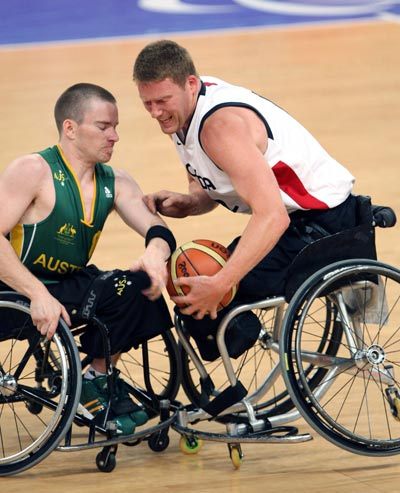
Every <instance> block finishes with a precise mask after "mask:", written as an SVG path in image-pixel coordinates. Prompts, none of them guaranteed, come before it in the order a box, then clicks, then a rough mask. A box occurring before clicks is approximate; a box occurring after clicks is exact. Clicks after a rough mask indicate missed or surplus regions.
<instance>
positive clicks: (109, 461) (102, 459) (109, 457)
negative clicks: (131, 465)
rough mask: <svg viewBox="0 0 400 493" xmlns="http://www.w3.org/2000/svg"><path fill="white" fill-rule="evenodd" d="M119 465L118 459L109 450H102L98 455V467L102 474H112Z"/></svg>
mask: <svg viewBox="0 0 400 493" xmlns="http://www.w3.org/2000/svg"><path fill="white" fill-rule="evenodd" d="M116 465H117V459H116V457H115V454H114V453H113V452H109V451H108V450H102V451H101V452H99V453H98V454H97V457H96V466H97V468H98V470H99V471H101V472H111V471H113V470H114V469H115V466H116Z"/></svg>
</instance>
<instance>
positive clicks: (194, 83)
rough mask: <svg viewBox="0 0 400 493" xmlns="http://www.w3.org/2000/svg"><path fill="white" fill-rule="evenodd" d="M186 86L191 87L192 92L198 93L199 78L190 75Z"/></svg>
mask: <svg viewBox="0 0 400 493" xmlns="http://www.w3.org/2000/svg"><path fill="white" fill-rule="evenodd" d="M186 84H187V85H188V86H189V88H190V90H191V92H193V93H195V92H197V88H198V78H197V77H196V76H195V75H189V76H188V78H187V79H186Z"/></svg>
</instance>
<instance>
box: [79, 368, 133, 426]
mask: <svg viewBox="0 0 400 493" xmlns="http://www.w3.org/2000/svg"><path fill="white" fill-rule="evenodd" d="M108 400H109V397H108V388H107V376H106V375H102V376H99V377H95V378H93V379H91V380H89V379H87V378H83V379H82V392H81V398H80V406H79V408H78V412H79V409H80V410H81V411H82V414H83V415H84V416H86V417H87V418H89V419H93V418H95V417H96V416H98V417H100V415H101V413H103V412H104V411H105V410H106V408H107V405H108ZM110 421H111V422H112V423H114V424H115V428H116V433H117V434H118V435H131V434H132V433H134V432H135V428H136V424H139V423H137V422H136V421H135V420H134V419H133V417H132V416H131V415H130V414H121V415H115V413H112V414H111V419H110Z"/></svg>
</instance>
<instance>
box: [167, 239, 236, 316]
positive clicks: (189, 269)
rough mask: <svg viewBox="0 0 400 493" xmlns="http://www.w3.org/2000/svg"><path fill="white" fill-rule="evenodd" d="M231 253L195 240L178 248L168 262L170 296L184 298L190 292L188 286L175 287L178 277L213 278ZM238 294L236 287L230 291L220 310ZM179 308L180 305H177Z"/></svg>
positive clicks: (221, 247) (206, 242)
mask: <svg viewBox="0 0 400 493" xmlns="http://www.w3.org/2000/svg"><path fill="white" fill-rule="evenodd" d="M229 256H230V253H229V251H228V249H227V248H225V247H224V246H223V245H221V244H220V243H218V242H216V241H212V240H193V241H189V242H188V243H185V244H183V245H181V246H180V247H178V248H177V249H176V250H175V252H174V253H173V254H172V255H171V258H170V259H169V261H168V283H167V291H168V294H169V295H170V296H182V295H184V294H187V293H188V292H189V290H190V289H189V287H187V286H175V285H174V283H173V281H174V280H175V279H178V277H192V276H202V275H203V276H212V275H214V274H216V273H217V272H218V271H219V270H220V269H222V267H223V266H224V265H225V263H226V261H227V260H228V258H229ZM235 294H236V286H235V287H233V288H232V289H230V290H229V291H228V292H227V293H226V294H225V296H224V297H223V298H222V300H221V301H220V303H219V305H218V310H221V308H224V307H225V306H227V305H229V303H230V302H231V301H232V300H233V298H234V296H235ZM177 305H178V306H182V305H179V303H177Z"/></svg>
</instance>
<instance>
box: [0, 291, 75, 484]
mask: <svg viewBox="0 0 400 493" xmlns="http://www.w3.org/2000/svg"><path fill="white" fill-rule="evenodd" d="M80 392H81V372H80V361H79V357H78V351H77V348H76V346H75V343H74V340H73V338H72V336H71V333H70V331H69V329H68V328H67V326H66V325H65V323H64V322H62V321H60V323H59V325H58V327H57V331H56V334H55V335H54V337H53V338H52V340H51V341H47V340H46V339H44V338H43V337H42V336H41V335H40V334H39V332H38V331H37V330H36V329H35V328H34V327H33V325H32V321H31V317H30V311H29V304H28V303H27V302H26V300H25V299H24V298H22V297H21V296H19V295H16V294H11V293H1V294H0V476H6V475H10V474H15V473H18V472H21V471H23V470H25V469H28V468H30V467H32V466H34V465H35V464H37V463H38V462H40V461H41V460H43V459H44V458H45V457H46V456H47V455H49V454H50V452H51V451H52V450H54V449H55V448H56V447H57V445H58V443H59V442H60V440H61V439H62V438H63V437H64V435H65V434H66V433H67V431H68V429H69V428H70V425H71V422H72V420H73V418H74V415H75V411H76V408H77V406H78V401H79V396H80Z"/></svg>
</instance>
